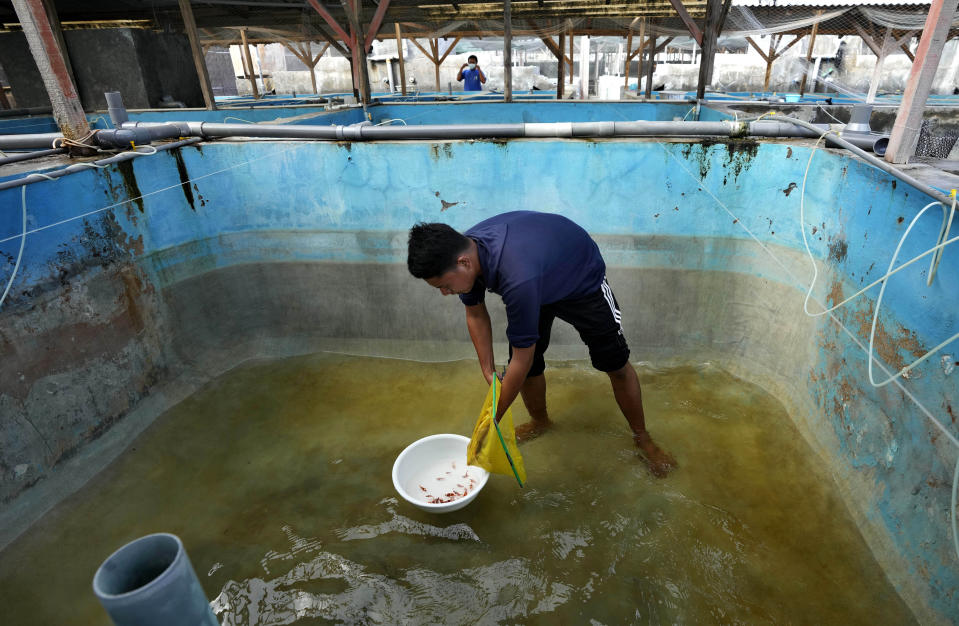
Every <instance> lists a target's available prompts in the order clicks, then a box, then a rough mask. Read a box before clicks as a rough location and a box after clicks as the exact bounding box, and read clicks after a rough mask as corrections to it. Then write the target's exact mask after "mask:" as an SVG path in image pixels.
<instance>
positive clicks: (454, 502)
mask: <svg viewBox="0 0 959 626" xmlns="http://www.w3.org/2000/svg"><path fill="white" fill-rule="evenodd" d="M469 441H470V440H469V438H468V437H464V436H463V435H452V434H442V435H430V436H429V437H423V438H422V439H419V440H417V441H414V442H413V443H411V444H410V445H408V446H406V449H405V450H403V451H402V452H400V455H399V456H398V457H396V462H395V463H393V486H394V487H395V488H396V491H397V493H399V494H400V495H401V496H403V499H404V500H406V501H407V502H409V503H410V504H412V505H414V506H417V507H419V508H421V509H423V510H424V511H429V512H430V513H449V512H450V511H456V510H458V509H462V508H463V507H464V506H466V505H467V504H469V503H470V502H472V501H473V500H474V499H475V498H476V496H477V494H479V492H480V491H481V490H482V489H483V487H484V486H485V485H486V481H487V480H488V479H489V472H487V471H486V470H484V469H483V468H481V467H476V466H473V465H467V464H466V446H467V445H468V444H469ZM463 493H465V494H466V495H460V494H463ZM450 494H454V495H450Z"/></svg>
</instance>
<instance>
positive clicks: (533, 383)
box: [516, 374, 553, 441]
mask: <svg viewBox="0 0 959 626" xmlns="http://www.w3.org/2000/svg"><path fill="white" fill-rule="evenodd" d="M520 393H521V394H522V396H523V404H525V405H526V411H527V412H528V413H529V416H530V418H531V419H530V421H528V422H526V423H525V424H520V425H519V426H517V427H516V440H517V441H528V440H530V439H533V438H534V437H536V436H538V435H541V434H543V432H544V431H545V430H546V429H547V428H549V427H550V426H552V425H553V422H551V421H550V420H549V415H548V414H547V413H546V376H545V375H543V374H540V375H539V376H531V377H529V378H527V379H526V382H524V383H523V388H522V389H520Z"/></svg>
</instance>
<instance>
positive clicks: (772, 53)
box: [763, 35, 779, 91]
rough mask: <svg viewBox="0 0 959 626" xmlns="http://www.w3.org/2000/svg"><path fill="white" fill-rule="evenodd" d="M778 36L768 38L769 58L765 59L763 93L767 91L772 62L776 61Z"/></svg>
mask: <svg viewBox="0 0 959 626" xmlns="http://www.w3.org/2000/svg"><path fill="white" fill-rule="evenodd" d="M778 39H779V35H770V36H769V56H767V57H766V78H765V79H763V91H766V90H767V89H769V77H770V75H771V74H772V71H773V61H775V60H776V44H777V43H779V41H778Z"/></svg>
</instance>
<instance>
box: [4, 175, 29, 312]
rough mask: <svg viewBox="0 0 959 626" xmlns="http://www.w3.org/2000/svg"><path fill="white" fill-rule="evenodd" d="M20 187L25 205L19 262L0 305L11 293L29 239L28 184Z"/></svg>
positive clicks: (21, 198) (15, 266) (14, 267)
mask: <svg viewBox="0 0 959 626" xmlns="http://www.w3.org/2000/svg"><path fill="white" fill-rule="evenodd" d="M20 189H21V190H22V193H21V194H20V200H21V201H22V202H21V204H22V206H23V229H22V232H21V234H20V252H18V253H17V262H16V264H15V265H14V266H13V273H12V274H10V280H8V281H7V288H6V289H4V290H3V295H2V296H0V307H2V306H3V302H4V301H5V300H6V299H7V294H8V293H10V287H11V286H12V285H13V279H14V278H16V277H17V270H18V269H20V259H22V258H23V244H24V243H26V241H27V186H26V185H24V186H23V187H21V188H20Z"/></svg>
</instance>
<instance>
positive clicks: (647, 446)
mask: <svg viewBox="0 0 959 626" xmlns="http://www.w3.org/2000/svg"><path fill="white" fill-rule="evenodd" d="M633 441H635V442H636V446H637V447H638V448H639V449H640V450H641V451H642V456H643V460H644V461H646V465H647V466H649V471H651V472H652V473H653V476H656V477H657V478H663V477H664V476H666V475H667V474H669V472H671V471H672V470H673V469H675V468H676V466H677V463H676V459H674V458H673V457H672V455H670V454H669V453H668V452H665V451H663V450H662V449H660V447H659V446H657V445H656V444H655V443H654V442H653V438H652V437H650V436H649V433H648V432H643V433H639V434H635V435H633Z"/></svg>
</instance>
